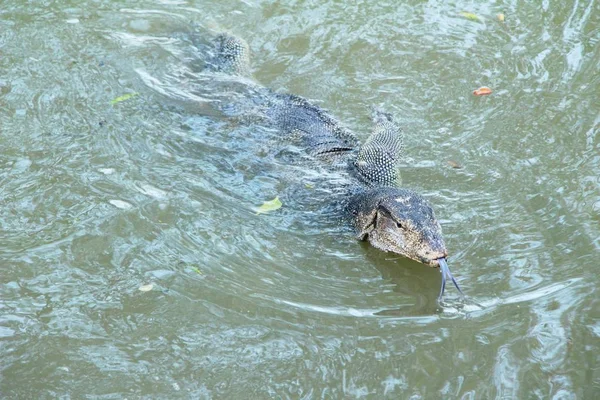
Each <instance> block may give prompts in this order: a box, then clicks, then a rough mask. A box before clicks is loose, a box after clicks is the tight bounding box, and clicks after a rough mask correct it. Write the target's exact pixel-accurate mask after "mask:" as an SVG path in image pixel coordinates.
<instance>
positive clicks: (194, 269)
mask: <svg viewBox="0 0 600 400" xmlns="http://www.w3.org/2000/svg"><path fill="white" fill-rule="evenodd" d="M192 270H193V271H194V272H195V273H197V274H198V275H203V274H202V271H200V268H197V267H192Z"/></svg>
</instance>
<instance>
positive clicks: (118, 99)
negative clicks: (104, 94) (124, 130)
mask: <svg viewBox="0 0 600 400" xmlns="http://www.w3.org/2000/svg"><path fill="white" fill-rule="evenodd" d="M137 95H138V94H137V93H126V94H124V95H123V96H119V97H117V98H116V99H112V100H111V101H110V104H112V105H115V104H117V103H120V102H122V101H125V100H129V99H131V98H133V97H135V96H137Z"/></svg>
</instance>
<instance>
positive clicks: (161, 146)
mask: <svg viewBox="0 0 600 400" xmlns="http://www.w3.org/2000/svg"><path fill="white" fill-rule="evenodd" d="M438 3H441V2H417V1H410V2H405V3H404V4H401V5H394V4H387V5H386V4H385V3H382V2H373V3H372V4H371V3H369V4H365V3H362V4H354V3H352V2H345V3H344V2H338V1H330V2H321V1H292V2H285V4H284V3H282V2H260V1H252V0H249V1H243V2H238V1H230V0H227V1H214V2H202V1H176V0H175V1H166V0H165V1H152V2H151V1H120V2H110V1H104V0H98V1H87V2H75V1H70V2H68V1H64V2H50V1H43V2H42V1H38V2H18V1H8V2H4V4H3V5H2V9H1V10H0V71H1V72H0V149H1V150H2V151H1V153H0V204H1V207H0V226H1V231H0V260H1V263H2V268H1V270H0V284H1V286H0V360H1V361H0V371H1V380H0V394H1V397H2V398H7V399H31V398H36V399H46V398H62V399H67V398H73V399H76V398H90V399H119V398H130V399H131V398H169V399H176V398H305V399H310V398H384V397H388V398H411V399H419V398H422V399H431V398H462V399H489V398H528V399H529V398H540V399H547V398H554V399H593V398H597V397H598V396H599V393H600V357H599V355H598V354H600V340H599V336H600V322H599V321H600V319H599V318H600V303H599V301H598V298H599V296H598V286H599V283H600V278H598V273H597V262H598V261H597V260H598V254H599V251H598V250H599V248H600V225H599V222H600V178H599V177H600V155H599V154H600V152H599V150H600V135H599V133H598V130H599V124H600V112H599V110H600V108H599V105H600V74H599V71H598V65H600V44H599V41H600V30H599V29H598V26H600V6H599V5H598V2H595V1H587V2H585V1H578V0H569V1H543V2H540V4H537V3H538V2H525V1H517V0H514V1H506V2H501V1H496V2H483V1H480V2H466V3H453V2H451V3H448V4H438ZM461 11H468V12H472V13H474V14H476V15H477V16H478V17H479V21H471V20H469V19H467V18H465V17H464V16H461V15H459V12H461ZM498 13H503V14H504V15H505V21H504V22H500V21H499V20H498V19H497V17H496V15H497V14H498ZM190 21H195V23H197V25H198V26H199V27H201V28H202V29H214V28H215V27H222V28H223V29H228V30H231V31H232V32H234V33H236V34H238V35H240V36H242V37H244V38H245V39H246V40H247V41H248V42H249V45H250V47H251V49H252V51H253V61H252V72H253V75H254V76H255V77H256V79H257V80H259V81H260V82H261V83H263V84H264V85H266V86H268V87H271V88H273V89H275V90H277V91H281V92H292V93H296V94H298V95H302V96H304V97H307V98H310V99H313V100H314V101H316V102H317V103H318V104H320V105H322V106H324V107H326V108H327V109H329V110H330V111H331V112H332V113H333V114H335V115H336V116H337V117H338V118H339V119H340V120H341V121H343V122H344V123H345V124H346V125H347V126H348V127H350V128H351V129H353V130H354V131H355V132H357V134H358V135H359V136H360V138H361V139H362V140H364V139H365V138H366V137H367V136H368V133H369V131H370V129H371V123H370V120H369V116H370V112H369V107H371V106H373V105H375V106H380V107H382V108H384V109H386V110H387V111H389V112H392V113H394V114H395V115H397V116H398V117H399V118H400V119H401V121H402V125H403V126H404V128H405V133H406V136H407V138H406V141H407V155H408V160H407V162H406V165H405V166H404V167H403V169H402V174H403V181H404V184H405V186H407V187H410V188H412V189H415V190H417V191H419V192H421V193H422V194H424V195H425V196H426V197H427V198H428V199H429V200H430V201H431V202H432V203H433V204H434V206H435V209H436V213H437V215H438V217H439V219H440V220H441V223H442V226H443V229H444V232H445V237H446V243H447V245H448V248H449V251H450V259H449V263H450V267H451V268H452V272H453V274H454V275H455V276H456V278H457V279H458V281H459V283H460V285H461V287H462V289H463V291H465V293H467V294H468V296H470V298H471V300H472V303H468V304H466V305H465V304H464V303H462V302H461V301H459V300H458V296H457V292H456V290H455V289H454V288H453V287H449V288H448V290H447V301H446V302H445V303H444V306H443V307H440V306H438V304H437V303H436V297H437V294H438V290H439V286H440V282H441V277H440V274H439V272H438V270H434V269H431V268H428V267H424V266H422V265H420V264H417V263H414V262H411V261H407V260H404V259H400V258H397V257H394V256H392V255H389V254H383V253H380V252H378V251H377V250H374V249H372V248H369V247H368V246H366V245H364V244H361V243H358V242H355V241H354V240H353V239H352V237H351V234H350V233H349V232H348V230H347V229H346V228H345V227H344V226H341V225H340V224H339V221H337V219H336V217H335V216H333V215H327V213H326V211H327V208H324V207H323V206H322V204H313V202H312V201H311V199H312V198H313V196H314V199H317V198H322V197H323V196H324V195H326V194H327V191H328V188H326V187H325V188H324V187H321V186H319V185H321V181H320V180H319V175H318V173H315V172H314V169H310V168H309V167H308V166H306V165H304V164H302V163H300V164H298V165H290V162H289V160H290V159H294V157H292V156H291V155H289V154H288V156H286V155H285V152H284V153H281V152H279V151H274V150H273V149H275V148H277V146H280V145H282V144H281V143H278V142H277V140H276V138H275V136H276V132H272V131H271V130H269V128H267V127H263V126H261V125H260V124H259V123H256V122H253V121H240V120H238V119H233V120H228V119H224V118H222V116H221V115H219V113H218V112H215V111H214V110H212V111H211V109H210V107H207V106H206V104H207V101H208V100H211V99H212V100H214V99H217V98H226V97H227V96H232V95H233V94H232V93H228V90H229V91H233V89H234V87H235V86H236V83H235V82H230V83H229V85H228V84H224V85H221V86H219V85H216V86H215V85H213V86H210V85H209V84H210V83H214V82H210V81H206V77H204V78H202V77H201V76H200V75H199V74H197V70H196V69H194V68H195V67H194V66H195V65H196V63H197V62H198V61H197V58H198V56H199V55H200V54H199V52H198V50H196V48H195V47H194V41H195V40H197V39H198V38H194V36H193V35H191V34H190V32H191V28H190V23H189V22H190ZM202 29H200V31H201V30H202ZM203 79H204V80H203ZM480 86H489V87H491V88H492V89H493V91H494V93H493V94H492V95H491V96H487V97H476V96H473V95H472V91H473V90H474V89H477V88H478V87H480ZM211 87H212V88H213V89H212V90H213V91H212V92H211V89H210V88H211ZM215 87H220V88H221V89H222V90H221V91H217V90H216V89H214V88H215ZM228 88H229V89H228ZM128 93H129V94H133V93H137V95H135V96H133V97H131V98H129V99H128V100H125V101H121V102H117V103H115V104H111V101H112V100H114V99H116V98H118V97H119V96H122V95H124V94H128ZM284 148H285V147H284ZM292 155H293V154H292ZM448 162H451V163H452V162H454V163H458V164H459V166H461V167H462V168H460V169H456V168H452V167H451V165H449V163H448ZM311 183H316V184H317V185H316V186H314V187H312V186H313V185H311ZM305 184H306V185H305ZM296 194H297V195H296ZM313 194H314V195H313ZM275 196H280V198H281V200H282V202H283V207H282V208H281V209H280V210H278V211H276V212H274V213H270V214H265V215H256V214H255V213H254V208H255V207H257V206H259V205H260V204H262V203H263V202H264V201H267V200H271V199H273V198H274V197H275ZM144 285H152V286H151V287H150V286H144ZM140 288H142V289H145V290H147V289H150V290H149V291H142V290H140Z"/></svg>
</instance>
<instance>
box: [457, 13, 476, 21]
mask: <svg viewBox="0 0 600 400" xmlns="http://www.w3.org/2000/svg"><path fill="white" fill-rule="evenodd" d="M459 14H460V15H462V16H463V17H465V18H466V19H468V20H469V21H479V17H478V16H477V15H475V14H473V13H470V12H467V11H461V12H459Z"/></svg>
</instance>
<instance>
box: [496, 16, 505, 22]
mask: <svg viewBox="0 0 600 400" xmlns="http://www.w3.org/2000/svg"><path fill="white" fill-rule="evenodd" d="M496 18H498V21H500V22H504V14H498V15H496Z"/></svg>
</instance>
